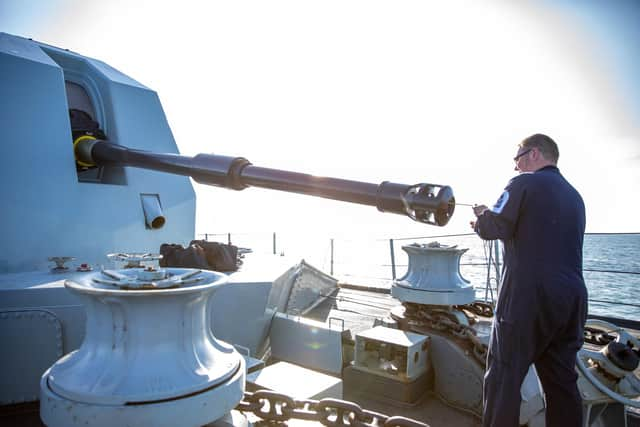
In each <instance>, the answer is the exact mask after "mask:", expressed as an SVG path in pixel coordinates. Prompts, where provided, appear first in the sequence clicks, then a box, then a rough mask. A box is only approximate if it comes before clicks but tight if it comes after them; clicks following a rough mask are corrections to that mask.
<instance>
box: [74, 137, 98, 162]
mask: <svg viewBox="0 0 640 427" xmlns="http://www.w3.org/2000/svg"><path fill="white" fill-rule="evenodd" d="M87 141H97V139H96V138H94V137H93V136H90V135H82V136H80V137H78V138H76V139H75V141H73V154H74V156H75V158H76V163H77V164H78V165H80V166H83V167H87V168H89V167H93V166H95V165H96V164H95V163H94V162H93V160H92V159H91V147H93V142H90V143H88V142H87Z"/></svg>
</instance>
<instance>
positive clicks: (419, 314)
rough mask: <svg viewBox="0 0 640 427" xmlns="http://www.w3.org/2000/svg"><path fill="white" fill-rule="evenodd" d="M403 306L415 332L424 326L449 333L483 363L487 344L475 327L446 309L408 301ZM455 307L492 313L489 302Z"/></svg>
mask: <svg viewBox="0 0 640 427" xmlns="http://www.w3.org/2000/svg"><path fill="white" fill-rule="evenodd" d="M405 308H406V311H405V316H406V317H407V320H408V321H409V325H410V326H411V329H413V330H414V331H416V332H424V329H425V328H426V329H431V330H435V331H438V332H441V333H443V334H447V335H450V336H451V337H453V338H455V339H457V340H458V342H461V343H462V344H463V345H465V344H466V345H467V346H468V347H469V350H470V353H471V355H472V356H473V358H474V359H475V360H476V362H478V363H479V364H480V365H481V366H484V365H485V363H486V360H487V351H488V347H487V345H486V344H485V343H483V342H482V341H480V339H479V338H478V336H477V332H476V330H475V329H473V328H472V327H470V326H467V325H463V324H461V323H460V322H459V321H458V319H457V318H456V317H455V316H454V315H453V314H451V313H450V312H449V311H448V310H447V309H438V308H434V307H424V306H420V305H417V304H410V303H409V304H405ZM456 308H458V309H463V310H467V311H470V312H472V313H475V314H479V315H481V316H485V317H490V316H492V315H493V306H492V305H491V304H489V303H483V302H479V301H478V302H475V303H472V304H467V305H461V306H456ZM465 315H466V313H465ZM471 323H473V322H471Z"/></svg>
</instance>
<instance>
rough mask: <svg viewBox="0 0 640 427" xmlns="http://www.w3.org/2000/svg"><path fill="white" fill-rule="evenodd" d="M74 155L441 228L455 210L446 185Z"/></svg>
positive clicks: (234, 163) (102, 152)
mask: <svg viewBox="0 0 640 427" xmlns="http://www.w3.org/2000/svg"><path fill="white" fill-rule="evenodd" d="M75 156H76V161H77V162H78V163H79V164H81V165H83V166H91V165H95V166H131V167H137V168H144V169H150V170H155V171H161V172H167V173H171V174H177V175H184V176H190V177H191V178H193V179H194V180H195V181H196V182H198V183H200V184H206V185H214V186H217V187H225V188H229V189H233V190H242V189H244V188H247V187H260V188H268V189H272V190H280V191H286V192H291V193H299V194H307V195H312V196H317V197H323V198H326V199H332V200H341V201H344V202H351V203H357V204H361V205H369V206H375V207H376V208H378V210H379V211H381V212H392V213H395V214H404V215H407V216H408V217H410V218H412V219H414V220H415V221H418V222H422V223H425V224H432V225H439V226H443V225H446V224H447V223H448V222H449V219H450V218H451V216H452V215H453V212H454V209H455V198H454V196H453V191H452V189H451V188H450V187H448V186H446V185H436V184H426V183H420V184H415V185H406V184H398V183H393V182H388V181H384V182H382V183H381V184H379V185H377V184H371V183H367V182H360V181H351V180H346V179H340V178H329V177H318V176H313V175H309V174H305V173H299V172H291V171H285V170H278V169H270V168H265V167H260V166H255V165H253V164H252V163H251V162H249V161H248V160H247V159H245V158H243V157H231V156H221V155H213V154H198V155H196V156H193V157H189V156H181V155H177V154H164V153H154V152H151V151H143V150H135V149H131V148H127V147H124V146H122V145H118V144H115V143H113V142H108V141H104V140H99V139H94V138H83V139H82V140H80V141H78V142H77V143H76V144H75Z"/></svg>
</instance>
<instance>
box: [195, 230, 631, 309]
mask: <svg viewBox="0 0 640 427" xmlns="http://www.w3.org/2000/svg"><path fill="white" fill-rule="evenodd" d="M282 234H283V235H285V236H286V234H287V233H282ZM599 234H602V233H588V234H587V235H599ZM625 234H637V233H625ZM471 236H475V234H474V233H461V234H439V235H428V236H412V237H394V238H386V239H357V240H349V239H344V238H341V239H338V238H328V237H327V238H326V239H324V240H323V241H317V240H316V241H315V242H312V243H309V245H314V248H313V249H316V250H318V249H321V248H318V247H317V246H322V248H324V249H322V251H323V252H324V253H323V257H322V258H323V259H322V261H321V262H320V261H319V260H318V259H314V258H313V256H309V255H307V253H305V251H306V250H307V249H308V248H307V247H305V248H304V249H301V248H298V250H296V248H288V247H286V244H287V242H288V239H287V238H286V237H283V238H280V236H279V235H278V233H276V232H272V233H201V234H199V237H200V238H204V239H205V240H216V241H221V242H225V243H228V244H235V245H237V246H240V247H247V248H250V249H252V250H253V251H256V252H262V253H265V252H267V253H271V254H274V255H284V254H285V252H288V254H289V255H295V256H300V257H303V258H305V259H306V260H307V261H309V262H311V263H312V264H313V265H315V266H316V267H318V268H320V269H322V270H325V271H328V273H329V274H331V275H335V276H337V277H338V278H339V279H341V281H344V282H348V281H357V282H358V283H357V284H367V283H362V282H369V283H377V286H378V287H384V286H390V285H391V283H392V282H393V281H394V280H396V279H397V278H398V271H399V270H400V269H402V268H407V266H408V265H407V264H406V263H404V262H399V261H398V260H399V258H398V256H397V254H398V246H401V245H402V244H404V243H408V242H415V243H420V242H424V241H428V240H434V239H459V238H469V237H471ZM358 244H360V245H364V246H365V247H367V250H368V251H369V252H370V251H371V248H370V247H371V246H372V245H374V244H375V245H378V247H376V253H378V254H382V251H384V246H386V247H387V248H388V249H387V252H388V256H387V261H386V262H385V261H382V259H383V257H382V256H378V257H377V258H376V260H377V261H380V262H377V263H375V264H373V263H372V264H364V263H358V266H359V267H360V268H359V270H361V271H362V270H363V267H366V268H364V269H365V270H367V274H362V272H361V271H360V273H356V274H354V273H353V272H349V271H347V270H352V269H353V268H354V266H355V264H354V262H353V260H351V259H349V260H347V261H343V260H341V259H339V258H338V257H337V256H336V254H337V250H339V251H342V250H343V249H345V250H346V251H348V250H349V249H351V250H352V251H355V250H358V248H359V247H358V246H357V245H358ZM476 249H477V248H476ZM483 249H484V257H479V256H478V255H477V254H475V256H473V257H472V258H473V260H472V261H471V262H461V263H460V266H461V269H462V268H467V267H472V268H480V267H484V268H485V273H484V277H483V281H484V286H481V287H479V286H476V289H477V290H478V291H480V293H481V294H482V293H484V299H485V300H494V299H495V296H496V295H497V287H498V284H499V283H500V272H501V256H500V253H501V251H500V248H499V246H498V245H497V244H495V245H490V244H489V245H488V244H485V245H484V246H483ZM292 252H293V253H292ZM316 252H317V251H316ZM326 252H328V254H327V253H326ZM342 253H345V252H342ZM316 255H317V254H316ZM403 256H404V255H403ZM316 258H317V257H316ZM478 258H481V259H478ZM583 271H584V272H585V273H594V274H616V275H629V276H631V277H637V276H640V271H633V270H620V269H614V268H597V267H591V266H585V268H584V269H583ZM385 272H386V273H385ZM476 276H477V274H476ZM476 279H477V277H476ZM636 280H637V279H636ZM589 301H590V302H592V303H599V304H611V305H618V306H627V307H635V308H640V304H638V303H635V302H628V301H629V300H627V301H616V300H611V299H604V298H590V299H589ZM638 318H640V315H638Z"/></svg>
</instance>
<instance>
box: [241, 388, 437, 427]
mask: <svg viewBox="0 0 640 427" xmlns="http://www.w3.org/2000/svg"><path fill="white" fill-rule="evenodd" d="M236 409H237V410H238V411H241V412H251V413H253V414H254V415H256V416H257V417H259V418H261V419H263V420H265V421H271V422H276V423H283V422H286V421H288V420H291V419H297V420H305V421H318V422H320V423H322V424H323V425H325V426H327V427H343V426H353V427H429V426H428V425H427V424H425V423H421V422H419V421H416V420H413V419H411V418H406V417H401V416H393V417H388V416H386V415H383V414H380V413H378V412H373V411H369V410H366V409H363V408H362V407H360V405H358V404H356V403H354V402H349V401H346V400H340V399H331V398H326V399H322V400H311V399H294V398H292V397H291V396H287V395H286V394H282V393H278V392H275V391H271V390H258V391H256V392H253V393H252V392H249V391H245V393H244V397H243V399H242V400H241V401H240V403H238V405H237V406H236Z"/></svg>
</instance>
